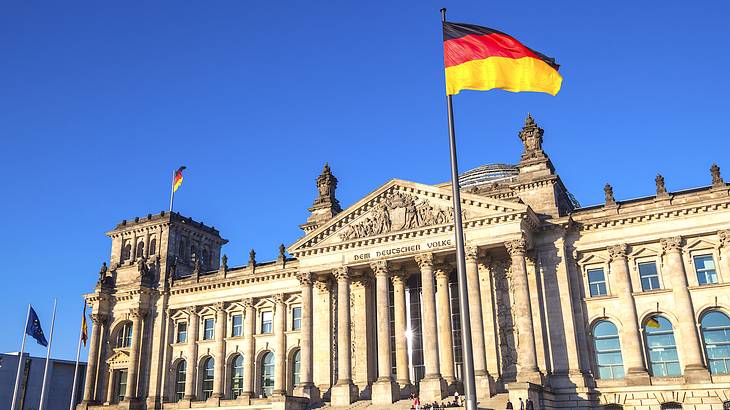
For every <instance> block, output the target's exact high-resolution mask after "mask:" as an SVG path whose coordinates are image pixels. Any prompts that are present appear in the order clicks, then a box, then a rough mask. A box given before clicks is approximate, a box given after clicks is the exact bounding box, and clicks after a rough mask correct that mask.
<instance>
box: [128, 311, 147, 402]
mask: <svg viewBox="0 0 730 410" xmlns="http://www.w3.org/2000/svg"><path fill="white" fill-rule="evenodd" d="M145 313H146V312H145V311H144V310H142V309H139V308H134V309H131V310H130V311H129V318H130V319H132V345H131V346H130V347H129V367H128V368H127V394H125V395H124V400H125V401H127V400H134V399H136V398H137V376H138V375H139V353H140V343H141V341H142V335H141V331H142V322H143V320H144V316H145Z"/></svg>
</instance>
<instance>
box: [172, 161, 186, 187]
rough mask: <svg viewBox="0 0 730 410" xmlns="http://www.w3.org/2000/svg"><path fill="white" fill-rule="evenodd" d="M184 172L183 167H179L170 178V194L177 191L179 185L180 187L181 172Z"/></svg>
mask: <svg viewBox="0 0 730 410" xmlns="http://www.w3.org/2000/svg"><path fill="white" fill-rule="evenodd" d="M184 170H185V167H180V168H178V169H177V171H175V176H174V177H173V178H172V192H175V191H177V189H178V188H180V185H182V181H183V175H182V172H183V171H184Z"/></svg>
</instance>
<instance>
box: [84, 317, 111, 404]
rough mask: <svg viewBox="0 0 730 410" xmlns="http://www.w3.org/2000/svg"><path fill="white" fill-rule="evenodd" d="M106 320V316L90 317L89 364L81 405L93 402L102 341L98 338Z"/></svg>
mask: <svg viewBox="0 0 730 410" xmlns="http://www.w3.org/2000/svg"><path fill="white" fill-rule="evenodd" d="M106 320H107V317H106V315H102V314H99V313H94V314H92V315H91V338H90V339H89V362H88V364H87V365H86V381H85V383H84V396H83V403H92V402H94V400H95V397H94V396H95V395H94V391H95V390H99V389H96V386H95V384H96V374H97V370H98V366H99V345H101V343H102V341H101V338H100V337H99V336H100V334H101V326H102V324H103V323H105V322H106Z"/></svg>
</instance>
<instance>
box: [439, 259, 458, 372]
mask: <svg viewBox="0 0 730 410" xmlns="http://www.w3.org/2000/svg"><path fill="white" fill-rule="evenodd" d="M447 269H448V268H446V267H444V266H440V267H438V268H437V269H436V274H435V276H436V305H437V306H436V311H437V317H438V332H439V344H438V347H439V358H440V359H439V364H440V365H441V376H442V377H443V378H444V380H445V381H446V384H448V385H451V384H452V383H453V382H454V381H456V373H455V372H454V342H453V340H452V339H451V337H452V336H453V331H452V328H451V300H450V298H449V274H448V270H447Z"/></svg>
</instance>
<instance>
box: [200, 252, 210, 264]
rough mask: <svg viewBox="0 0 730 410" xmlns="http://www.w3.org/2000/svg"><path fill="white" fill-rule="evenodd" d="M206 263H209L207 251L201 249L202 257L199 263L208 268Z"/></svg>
mask: <svg viewBox="0 0 730 410" xmlns="http://www.w3.org/2000/svg"><path fill="white" fill-rule="evenodd" d="M208 262H209V261H208V250H207V249H203V257H202V258H201V260H200V263H201V264H202V265H203V266H209V265H210V264H209V263H208Z"/></svg>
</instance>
